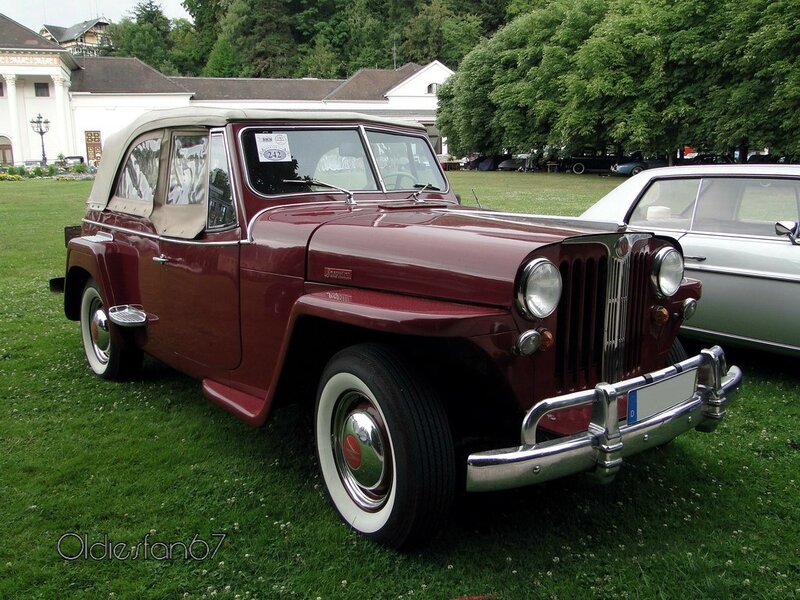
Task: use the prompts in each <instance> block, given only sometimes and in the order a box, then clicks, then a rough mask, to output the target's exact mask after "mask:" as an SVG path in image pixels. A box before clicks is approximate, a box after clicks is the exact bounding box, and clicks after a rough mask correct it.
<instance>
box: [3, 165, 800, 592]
mask: <svg viewBox="0 0 800 600" xmlns="http://www.w3.org/2000/svg"><path fill="white" fill-rule="evenodd" d="M452 179H453V182H454V187H455V188H456V190H457V191H458V192H460V193H461V195H462V197H463V198H464V202H465V203H467V204H473V203H474V198H473V197H472V194H471V192H470V190H471V189H472V188H474V189H475V190H476V193H477V194H478V197H479V198H480V200H481V203H482V204H483V205H484V207H486V206H492V207H496V208H502V209H516V210H526V211H530V212H550V213H569V214H577V213H579V212H580V211H581V209H582V208H583V207H585V206H587V205H588V204H590V203H591V202H592V201H593V200H595V199H597V198H599V197H600V196H601V195H602V194H604V193H605V192H606V191H608V190H609V189H611V187H613V185H614V184H615V183H617V181H616V180H611V179H609V178H602V177H595V176H584V177H576V176H571V175H545V174H538V173H535V174H524V173H508V174H502V173H455V174H454V176H453V177H452ZM88 191H89V184H87V183H85V182H61V181H25V182H20V183H9V182H0V244H1V245H0V295H1V296H2V303H0V315H1V316H0V598H4V599H5V598H24V599H29V598H47V599H50V598H137V599H138V598H153V599H162V598H181V597H184V596H185V597H190V598H203V597H205V598H212V597H214V598H231V599H233V598H236V597H238V598H241V599H245V598H283V597H286V598H310V599H312V600H313V599H315V598H324V599H330V598H356V599H383V598H387V599H388V598H403V599H406V600H410V599H416V598H428V599H436V600H447V599H450V598H458V597H465V596H488V597H491V598H494V599H503V600H516V599H520V598H562V599H566V598H600V597H604V598H641V599H649V598H687V599H688V598H692V599H694V598H709V599H711V598H713V599H717V598H742V597H746V598H800V493H799V491H798V489H799V488H800V434H798V423H800V379H798V375H797V369H796V361H787V360H780V359H775V358H774V357H770V356H765V355H760V356H751V355H748V354H745V353H740V354H739V355H738V356H736V357H735V358H736V362H737V363H738V364H739V365H740V366H742V368H743V369H744V370H745V373H746V387H745V389H744V391H743V393H742V395H741V397H740V399H739V403H738V404H737V405H736V406H734V407H733V408H732V410H731V412H730V418H729V419H728V420H726V421H725V422H724V423H723V424H722V426H721V427H720V428H719V429H718V430H717V431H716V432H715V433H713V434H709V435H706V434H700V433H694V432H693V433H690V434H687V435H686V436H683V437H682V438H681V439H679V440H677V441H676V442H675V443H673V444H671V445H669V446H667V447H665V448H663V449H661V450H657V451H655V452H653V453H650V454H648V455H644V456H639V457H636V458H635V459H633V460H631V461H629V463H628V464H627V466H626V467H625V468H624V469H623V471H622V473H621V474H620V475H619V477H618V478H617V479H616V481H615V483H614V484H612V485H610V486H605V487H598V486H595V485H593V484H591V483H589V482H588V481H586V480H585V479H584V478H581V477H575V478H570V479H567V480H562V481H555V482H551V483H548V484H544V485H542V486H540V487H534V488H528V489H524V490H517V491H513V492H506V493H502V494H491V495H481V496H470V497H468V498H466V499H464V500H462V501H461V502H460V504H459V506H458V507H457V508H456V510H455V511H454V514H453V516H452V518H451V520H450V521H449V523H447V524H446V525H445V526H444V528H443V530H442V531H441V533H440V534H438V535H437V536H436V537H435V538H434V539H433V540H432V541H431V542H430V543H429V544H428V545H427V546H425V547H423V548H419V549H417V550H415V551H414V552H413V553H410V554H398V553H395V552H391V551H388V550H384V549H382V548H379V547H376V546H374V545H372V544H371V543H369V542H367V541H365V540H363V539H360V538H359V537H357V536H356V535H354V534H352V533H350V532H349V530H348V529H347V528H346V527H345V526H344V525H342V524H340V522H339V520H338V518H337V517H336V516H335V514H334V512H333V511H332V510H331V509H330V508H329V506H328V503H327V500H326V498H325V496H324V493H323V490H322V487H321V483H320V480H319V478H318V476H317V470H316V464H315V459H314V452H313V446H312V433H311V430H310V419H309V417H310V415H308V414H305V413H304V412H303V410H302V409H301V408H300V406H297V405H289V406H286V407H285V408H282V409H280V410H279V411H277V413H276V414H275V416H274V418H273V420H272V421H271V422H270V424H269V425H268V426H267V427H266V428H264V429H260V430H256V429H251V428H248V427H247V426H245V425H243V424H241V423H240V422H239V421H237V420H236V419H235V418H234V417H232V416H230V415H229V414H228V413H226V412H224V411H222V410H221V409H218V408H216V407H215V406H213V405H211V404H210V403H209V402H207V401H206V400H205V399H204V398H203V396H202V394H201V392H200V387H199V385H198V383H197V382H195V381H192V380H190V379H188V378H186V377H184V376H182V375H180V374H177V373H175V372H174V371H172V370H170V369H168V368H166V367H163V366H161V365H159V364H156V363H155V362H149V363H147V365H146V369H145V373H144V377H143V379H142V380H140V381H136V382H132V383H127V384H114V383H107V382H104V381H101V380H99V379H97V378H95V377H93V376H92V375H91V374H90V372H89V369H88V367H87V366H86V365H85V363H84V358H83V355H82V351H81V348H80V343H79V331H78V326H77V324H76V323H73V322H69V321H67V320H66V319H65V318H64V316H63V312H62V307H61V302H62V298H61V296H59V295H54V294H51V293H50V292H49V291H48V290H47V280H48V279H49V278H50V277H53V276H56V275H59V274H62V273H63V268H64V247H63V234H62V227H63V226H64V225H67V224H74V223H78V222H79V221H80V218H81V215H82V213H83V202H84V200H85V198H86V196H87V195H88ZM68 533H72V534H75V535H76V536H86V539H88V542H89V544H92V543H96V542H100V543H102V542H103V541H104V539H105V536H107V538H108V540H109V543H110V544H117V543H120V542H124V543H127V544H128V545H131V546H132V545H135V544H137V543H144V541H145V540H147V542H148V543H149V544H150V548H151V556H150V558H149V559H147V560H145V559H144V558H143V556H142V550H141V548H140V556H139V557H138V558H136V559H129V560H113V559H109V558H105V557H103V554H104V550H103V548H102V546H101V545H98V546H96V547H95V548H94V551H93V552H94V555H95V556H96V557H99V558H100V560H91V559H84V558H82V559H78V560H74V561H67V560H64V559H62V558H61V557H60V556H59V554H58V552H57V545H58V540H59V538H60V537H61V536H63V535H64V534H68ZM221 533H224V534H225V540H224V543H223V544H222V547H221V548H220V549H219V550H218V552H217V553H216V555H215V556H214V558H213V560H212V559H210V558H208V559H206V560H202V561H192V560H183V559H182V558H180V559H174V560H156V559H154V558H153V554H155V555H156V556H158V557H163V556H164V551H163V546H159V544H164V543H175V542H183V543H185V544H189V543H190V542H192V541H193V540H194V541H195V545H194V546H193V547H192V548H193V550H194V552H195V555H199V556H200V557H201V558H202V556H203V554H204V553H206V552H207V551H206V550H205V547H204V546H202V542H201V540H202V541H204V542H207V543H209V544H210V545H211V547H212V550H213V547H214V546H215V545H216V543H217V541H218V540H219V537H220V536H217V537H214V534H221ZM153 544H157V545H156V546H153ZM175 548H176V549H180V547H179V546H176V547H175ZM61 550H62V553H64V554H66V555H71V554H75V553H77V552H78V550H80V544H79V542H78V541H77V539H76V537H75V536H68V537H66V538H64V540H63V543H62V546H61ZM121 555H122V556H124V552H123V553H122V554H121Z"/></svg>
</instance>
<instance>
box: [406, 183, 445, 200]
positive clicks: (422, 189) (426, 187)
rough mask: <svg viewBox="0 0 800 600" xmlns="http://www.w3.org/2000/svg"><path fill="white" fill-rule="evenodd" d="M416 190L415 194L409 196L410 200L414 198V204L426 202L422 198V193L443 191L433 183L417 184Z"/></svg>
mask: <svg viewBox="0 0 800 600" xmlns="http://www.w3.org/2000/svg"><path fill="white" fill-rule="evenodd" d="M414 188H415V189H416V190H417V191H416V192H414V193H413V194H411V195H410V196H409V198H413V199H414V202H425V200H423V199H422V198H420V194H421V193H422V192H441V191H442V190H441V189H439V188H438V187H436V186H435V185H433V184H432V183H426V184H424V185H423V184H421V183H417V184H415V185H414Z"/></svg>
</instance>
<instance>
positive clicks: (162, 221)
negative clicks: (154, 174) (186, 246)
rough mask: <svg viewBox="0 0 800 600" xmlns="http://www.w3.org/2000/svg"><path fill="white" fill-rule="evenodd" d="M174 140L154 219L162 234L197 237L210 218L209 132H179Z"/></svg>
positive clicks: (173, 137)
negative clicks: (164, 185)
mask: <svg viewBox="0 0 800 600" xmlns="http://www.w3.org/2000/svg"><path fill="white" fill-rule="evenodd" d="M170 141H171V143H170V151H169V167H168V172H167V174H166V177H165V178H166V180H167V181H166V188H165V190H164V192H159V195H158V198H157V199H156V203H155V208H154V210H153V214H152V215H151V216H150V220H151V221H152V222H153V224H154V225H155V227H156V231H157V232H158V233H159V234H160V235H164V236H169V237H176V238H182V239H194V238H196V237H197V236H198V235H200V234H201V233H202V232H203V230H204V229H205V228H206V225H207V220H208V180H209V176H208V166H209V164H208V163H209V138H208V133H207V132H204V131H203V132H201V131H176V132H173V133H172V136H171V140H170Z"/></svg>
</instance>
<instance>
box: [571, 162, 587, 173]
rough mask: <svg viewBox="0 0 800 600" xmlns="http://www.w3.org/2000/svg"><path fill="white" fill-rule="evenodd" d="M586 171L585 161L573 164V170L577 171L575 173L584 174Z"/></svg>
mask: <svg viewBox="0 0 800 600" xmlns="http://www.w3.org/2000/svg"><path fill="white" fill-rule="evenodd" d="M584 171H586V165H584V164H583V163H579V162H577V163H575V164H574V165H572V172H573V173H575V175H583V173H584Z"/></svg>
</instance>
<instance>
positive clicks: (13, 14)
mask: <svg viewBox="0 0 800 600" xmlns="http://www.w3.org/2000/svg"><path fill="white" fill-rule="evenodd" d="M158 3H159V4H160V5H161V8H162V9H163V11H164V14H165V15H166V16H167V18H169V19H177V18H179V17H181V18H184V19H189V20H191V17H190V16H189V13H187V12H186V10H185V9H184V8H183V6H181V0H158ZM137 4H138V0H55V1H54V0H2V2H0V13H3V14H4V15H6V16H7V17H10V18H11V19H14V20H15V21H16V22H17V23H21V24H22V25H25V27H27V28H28V29H32V30H33V31H35V32H37V33H38V32H39V30H40V29H41V28H42V25H44V24H47V25H58V26H59V27H70V26H71V25H75V24H77V23H80V22H81V21H88V20H89V19H94V18H96V17H105V18H106V19H109V20H111V21H113V22H117V21H119V20H120V19H121V18H123V17H125V16H128V15H129V14H130V12H131V11H132V10H133V7H134V6H136V5H137Z"/></svg>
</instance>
